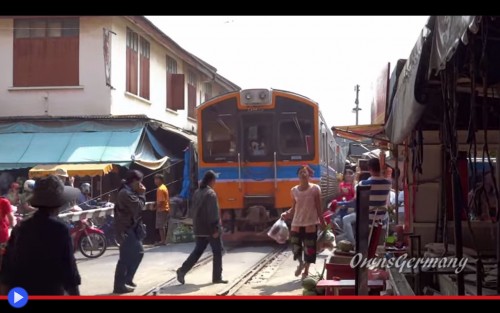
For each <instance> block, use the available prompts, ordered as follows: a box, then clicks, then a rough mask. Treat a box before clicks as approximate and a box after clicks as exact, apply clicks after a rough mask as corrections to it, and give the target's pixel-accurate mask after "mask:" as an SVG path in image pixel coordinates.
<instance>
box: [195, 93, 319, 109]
mask: <svg viewBox="0 0 500 313" xmlns="http://www.w3.org/2000/svg"><path fill="white" fill-rule="evenodd" d="M254 89H267V90H270V91H271V92H280V93H285V94H289V95H293V96H295V97H299V98H302V99H304V100H307V101H309V102H312V103H313V104H314V105H316V106H317V107H319V104H318V102H316V101H314V100H312V99H311V98H309V97H306V96H304V95H301V94H299V93H296V92H292V91H288V90H283V89H274V88H269V89H268V88H247V89H241V90H238V91H229V92H226V93H223V94H220V95H218V96H216V97H213V98H211V99H210V100H207V101H205V102H203V103H202V104H200V105H199V106H198V107H197V109H198V108H203V107H204V106H205V105H206V104H209V103H212V102H214V101H216V100H218V99H220V98H225V97H228V96H229V95H232V94H241V93H242V92H245V91H248V90H254Z"/></svg>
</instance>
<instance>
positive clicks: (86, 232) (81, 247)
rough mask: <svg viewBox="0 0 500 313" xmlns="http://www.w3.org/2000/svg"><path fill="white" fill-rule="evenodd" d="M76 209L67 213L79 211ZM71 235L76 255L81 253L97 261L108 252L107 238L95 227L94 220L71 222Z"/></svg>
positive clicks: (73, 208)
mask: <svg viewBox="0 0 500 313" xmlns="http://www.w3.org/2000/svg"><path fill="white" fill-rule="evenodd" d="M75 207H76V206H75ZM75 207H72V208H71V209H69V210H67V211H72V212H76V211H78V210H75ZM80 210H81V209H80ZM61 213H63V212H61ZM69 233H70V236H71V239H72V241H73V247H74V252H75V253H76V252H77V251H80V252H81V253H82V254H83V255H84V256H85V257H87V258H90V259H95V258H98V257H100V256H101V255H103V254H104V252H106V249H107V247H108V245H107V240H106V236H105V235H104V232H103V231H102V230H101V229H99V228H97V227H96V226H95V225H94V223H93V221H92V219H84V220H79V221H76V222H70V231H69Z"/></svg>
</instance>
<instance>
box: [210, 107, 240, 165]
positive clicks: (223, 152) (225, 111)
mask: <svg viewBox="0 0 500 313" xmlns="http://www.w3.org/2000/svg"><path fill="white" fill-rule="evenodd" d="M235 116H236V100H235V99H227V100H225V101H223V102H221V103H219V104H216V105H212V106H211V107H208V108H207V109H205V110H204V111H203V112H202V119H203V120H202V123H203V130H202V134H203V136H202V137H203V159H204V160H205V162H225V161H236V157H237V154H238V132H237V125H238V124H237V118H235Z"/></svg>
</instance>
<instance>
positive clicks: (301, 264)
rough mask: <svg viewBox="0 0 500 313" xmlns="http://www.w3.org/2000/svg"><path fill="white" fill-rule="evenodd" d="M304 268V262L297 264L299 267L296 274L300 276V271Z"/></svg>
mask: <svg viewBox="0 0 500 313" xmlns="http://www.w3.org/2000/svg"><path fill="white" fill-rule="evenodd" d="M302 270H304V263H300V264H299V265H297V269H296V270H295V276H296V277H297V276H299V275H300V273H302Z"/></svg>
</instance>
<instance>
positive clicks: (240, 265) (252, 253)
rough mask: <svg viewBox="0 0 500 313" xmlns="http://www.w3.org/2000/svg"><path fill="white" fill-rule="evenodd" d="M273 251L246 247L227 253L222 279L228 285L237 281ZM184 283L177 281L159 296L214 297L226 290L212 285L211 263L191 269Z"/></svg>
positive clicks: (271, 249) (225, 286) (224, 285)
mask: <svg viewBox="0 0 500 313" xmlns="http://www.w3.org/2000/svg"><path fill="white" fill-rule="evenodd" d="M273 250H274V248H273V246H271V245H268V246H263V245H258V246H247V247H241V248H236V249H233V250H230V251H228V252H227V253H226V254H225V255H224V256H223V257H222V263H223V273H222V275H223V277H224V279H226V280H228V281H229V284H231V283H233V282H234V281H236V280H238V278H240V277H241V275H242V274H244V273H245V272H246V271H247V270H248V269H250V268H251V267H252V266H254V265H255V264H256V263H257V262H259V261H260V260H261V259H262V258H263V257H265V256H266V255H267V254H269V253H270V252H272V251H273ZM185 279H186V283H185V284H184V285H181V284H179V283H178V282H177V281H176V282H174V283H173V284H172V285H170V286H165V287H163V288H162V289H161V291H160V294H161V295H206V296H210V295H212V296H215V295H216V294H217V293H218V292H220V291H222V290H224V289H226V288H227V287H228V285H227V284H216V285H214V284H212V262H210V263H207V264H204V265H202V266H200V267H198V268H196V269H193V270H192V271H191V272H190V273H188V274H187V275H186V277H185Z"/></svg>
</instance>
